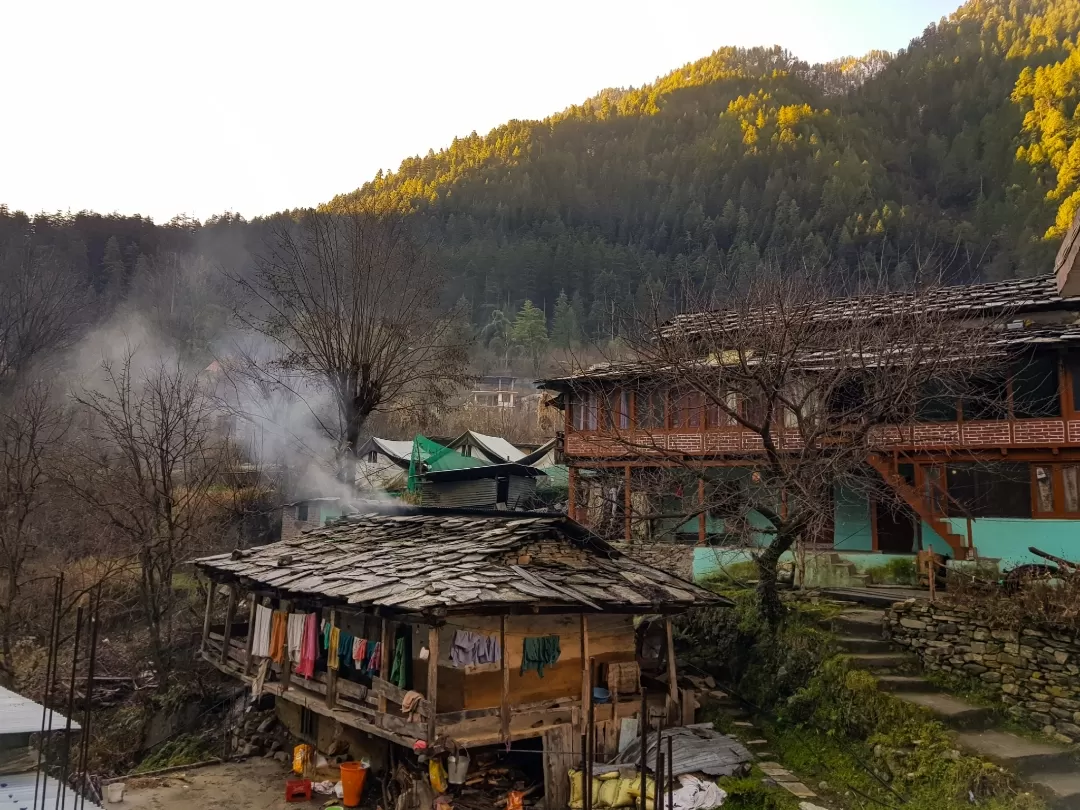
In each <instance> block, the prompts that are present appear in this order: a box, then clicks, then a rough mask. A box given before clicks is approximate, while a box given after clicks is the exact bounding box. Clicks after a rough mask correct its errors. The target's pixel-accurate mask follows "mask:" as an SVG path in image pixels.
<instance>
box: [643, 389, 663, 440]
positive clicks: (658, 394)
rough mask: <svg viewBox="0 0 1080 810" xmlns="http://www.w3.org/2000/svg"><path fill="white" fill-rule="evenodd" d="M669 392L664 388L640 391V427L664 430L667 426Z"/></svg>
mask: <svg viewBox="0 0 1080 810" xmlns="http://www.w3.org/2000/svg"><path fill="white" fill-rule="evenodd" d="M666 399H667V394H666V392H665V391H664V389H662V388H654V389H652V390H651V391H639V392H638V395H637V421H638V427H640V428H644V429H646V430H648V429H652V430H662V429H663V428H665V427H667V419H666V417H667V408H666V404H667V403H666Z"/></svg>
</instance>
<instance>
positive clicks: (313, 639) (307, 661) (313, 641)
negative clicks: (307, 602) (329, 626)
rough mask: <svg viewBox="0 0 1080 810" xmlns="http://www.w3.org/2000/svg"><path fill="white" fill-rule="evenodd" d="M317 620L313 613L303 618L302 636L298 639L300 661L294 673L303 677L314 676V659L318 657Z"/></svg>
mask: <svg viewBox="0 0 1080 810" xmlns="http://www.w3.org/2000/svg"><path fill="white" fill-rule="evenodd" d="M318 639H319V621H318V619H317V618H316V617H315V614H314V613H309V614H308V615H307V617H306V618H305V619H304V636H303V638H302V639H301V641H300V663H299V664H297V665H296V673H297V674H298V675H303V676H304V677H305V678H313V677H315V659H316V658H317V657H318V654H319V652H318V643H319V641H318Z"/></svg>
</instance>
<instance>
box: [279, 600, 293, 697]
mask: <svg viewBox="0 0 1080 810" xmlns="http://www.w3.org/2000/svg"><path fill="white" fill-rule="evenodd" d="M291 610H292V602H288V601H285V600H282V602H281V612H282V613H284V614H285V655H284V656H283V657H282V660H281V688H282V690H283V691H284V690H287V689H288V688H289V682H290V681H291V680H292V659H291V658H290V657H289V612H290V611H291Z"/></svg>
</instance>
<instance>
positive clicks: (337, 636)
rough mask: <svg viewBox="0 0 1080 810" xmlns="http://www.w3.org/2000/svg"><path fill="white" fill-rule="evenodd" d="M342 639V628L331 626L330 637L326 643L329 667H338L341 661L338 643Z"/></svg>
mask: <svg viewBox="0 0 1080 810" xmlns="http://www.w3.org/2000/svg"><path fill="white" fill-rule="evenodd" d="M340 640H341V630H339V629H338V628H336V627H331V628H330V639H329V641H327V644H326V666H327V667H328V668H329V669H337V668H338V664H339V663H341V658H340V657H339V656H338V652H337V649H338V644H339V643H340Z"/></svg>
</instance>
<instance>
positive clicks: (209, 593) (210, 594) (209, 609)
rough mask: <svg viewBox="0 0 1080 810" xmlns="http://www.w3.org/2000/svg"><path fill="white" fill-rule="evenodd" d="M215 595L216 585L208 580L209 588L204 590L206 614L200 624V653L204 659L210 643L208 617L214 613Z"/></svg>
mask: <svg viewBox="0 0 1080 810" xmlns="http://www.w3.org/2000/svg"><path fill="white" fill-rule="evenodd" d="M215 593H217V583H216V582H214V580H210V586H209V587H208V588H207V589H206V613H205V615H204V616H203V623H202V652H203V657H206V652H207V645H208V644H209V643H210V616H211V614H212V613H213V612H214V594H215Z"/></svg>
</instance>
